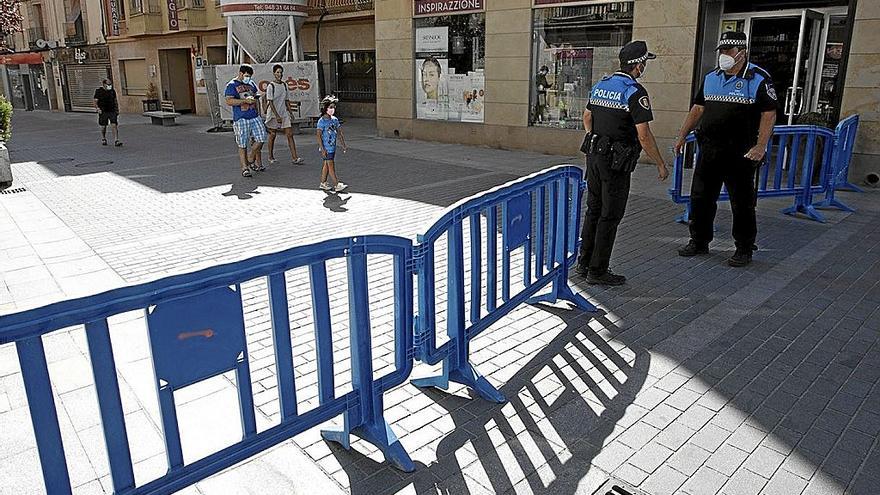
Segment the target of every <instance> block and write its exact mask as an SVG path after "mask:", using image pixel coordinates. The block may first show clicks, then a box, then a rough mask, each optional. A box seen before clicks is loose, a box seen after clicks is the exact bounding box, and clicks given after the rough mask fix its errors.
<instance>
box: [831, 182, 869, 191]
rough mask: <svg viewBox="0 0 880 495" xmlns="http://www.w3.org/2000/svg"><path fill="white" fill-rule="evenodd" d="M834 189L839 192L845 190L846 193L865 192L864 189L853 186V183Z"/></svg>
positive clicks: (845, 183)
mask: <svg viewBox="0 0 880 495" xmlns="http://www.w3.org/2000/svg"><path fill="white" fill-rule="evenodd" d="M834 189H837V190H838V191H840V190H844V191H852V192H857V193H863V192H865V190H864V189H862V188H861V187H859V186H857V185H855V184H853V183H852V182H844V183H843V184H840V185H837V186H834Z"/></svg>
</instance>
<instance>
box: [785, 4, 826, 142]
mask: <svg viewBox="0 0 880 495" xmlns="http://www.w3.org/2000/svg"><path fill="white" fill-rule="evenodd" d="M824 27H825V16H824V15H822V14H821V13H819V12H816V11H815V10H809V9H805V10H804V11H803V13H802V14H801V19H800V33H799V36H798V48H797V56H796V59H795V71H794V80H793V81H792V85H791V86H790V87H788V88H786V90H785V102H784V103H783V106H784V108H785V115H786V116H787V117H788V119H787V123H788V125H792V124H794V123H795V119H796V118H797V117H798V116H799V115H803V114H805V113H807V112H814V111H816V105H815V98H814V95H815V93H816V90H817V88H816V86H817V84H816V73H817V72H816V71H817V70H818V68H819V59H820V58H821V53H819V46H820V41H821V39H822V31H823V29H824Z"/></svg>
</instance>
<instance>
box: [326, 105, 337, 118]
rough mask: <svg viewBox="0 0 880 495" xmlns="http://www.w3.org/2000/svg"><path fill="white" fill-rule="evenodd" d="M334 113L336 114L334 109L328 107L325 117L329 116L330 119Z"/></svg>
mask: <svg viewBox="0 0 880 495" xmlns="http://www.w3.org/2000/svg"><path fill="white" fill-rule="evenodd" d="M334 113H336V109H335V108H333V107H330V108H328V109H327V115H329V116H331V117H332V116H333V114H334Z"/></svg>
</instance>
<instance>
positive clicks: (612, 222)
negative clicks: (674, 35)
mask: <svg viewBox="0 0 880 495" xmlns="http://www.w3.org/2000/svg"><path fill="white" fill-rule="evenodd" d="M618 58H619V59H620V70H619V71H618V72H615V73H614V74H612V75H610V76H606V77H604V78H602V80H601V81H599V82H598V83H596V85H595V86H593V89H592V91H591V92H590V102H589V103H588V104H587V108H586V110H584V128H585V129H586V130H587V136H586V138H585V141H584V146H585V147H586V149H584V151H585V153H586V154H587V171H586V179H587V212H586V215H585V216H584V226H583V230H582V231H581V239H582V244H581V251H580V258H579V259H578V264H577V267H576V271H577V273H578V274H580V275H583V276H585V277H586V278H587V283H589V284H599V285H622V284H623V283H625V282H626V277H624V276H622V275H617V274H614V273H612V272H611V270H609V269H608V262H609V260H610V259H611V250H612V248H613V247H614V238H615V236H616V235H617V226H618V224H620V220H621V219H622V218H623V212H624V210H625V209H626V201H627V198H628V197H629V185H630V174H631V173H632V171H633V170H635V167H636V162H637V161H638V159H639V154H640V153H641V151H642V149H644V150H645V152H646V153H647V154H648V156H649V157H650V158H651V160H653V161H654V163H656V164H657V170H658V176H659V179H660V180H665V179H666V177H667V176H668V175H669V172H668V171H667V170H666V163H665V162H664V161H663V157H662V156H661V155H660V151H659V150H658V149H657V142H656V141H655V140H654V135H653V134H652V133H651V127H650V125H649V124H648V123H649V122H650V121H651V120H653V119H654V116H653V114H652V113H651V101H650V99H649V98H648V92H647V91H645V88H644V87H642V85H641V84H639V83H638V82H636V79H638V78H639V77H641V76H642V75H643V74H644V73H645V67H646V66H647V62H648V60H651V59H654V58H657V57H656V56H655V55H654V54H653V53H650V52H649V51H648V46H647V45H646V44H645V42H644V41H633V42H631V43H628V44H627V45H626V46H624V47H623V48H622V49H621V50H620V54H619V55H618Z"/></svg>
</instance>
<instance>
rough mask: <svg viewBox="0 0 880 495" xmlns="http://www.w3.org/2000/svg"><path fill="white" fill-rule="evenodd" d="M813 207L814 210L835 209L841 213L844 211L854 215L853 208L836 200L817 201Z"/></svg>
mask: <svg viewBox="0 0 880 495" xmlns="http://www.w3.org/2000/svg"><path fill="white" fill-rule="evenodd" d="M815 207H816V208H837V209H839V210H842V211H845V212H848V213H855V212H856V210H855V208H853V207H851V206H849V205H847V204H846V203H844V202H843V201H841V200H839V199H837V198H825V199H823V200H822V201H819V202H818V203H816V204H815Z"/></svg>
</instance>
